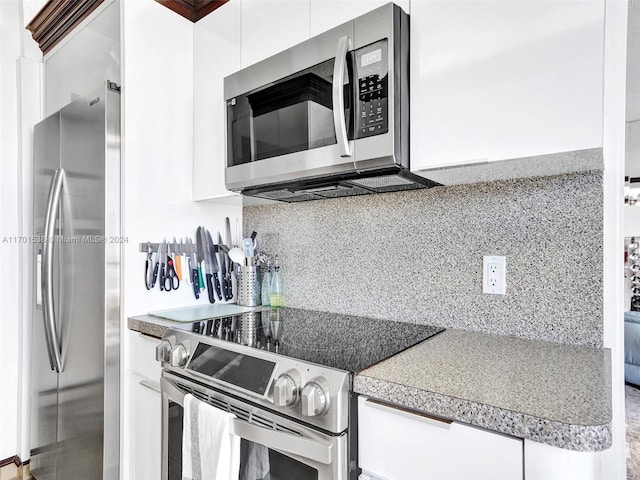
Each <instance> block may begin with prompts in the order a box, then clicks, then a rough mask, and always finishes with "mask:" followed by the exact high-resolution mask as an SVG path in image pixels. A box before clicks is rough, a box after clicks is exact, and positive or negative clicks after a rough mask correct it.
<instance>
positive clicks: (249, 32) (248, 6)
mask: <svg viewBox="0 0 640 480" xmlns="http://www.w3.org/2000/svg"><path fill="white" fill-rule="evenodd" d="M241 8H242V29H241V32H242V40H241V45H242V53H241V58H240V60H241V62H240V63H241V65H242V68H244V67H246V66H248V65H251V64H254V63H256V62H258V61H260V60H264V59H265V58H267V57H270V56H271V55H274V54H276V53H278V52H280V51H282V50H285V49H287V48H289V47H292V46H293V45H296V44H297V43H300V42H302V41H304V40H306V39H307V38H309V0H242V1H241Z"/></svg>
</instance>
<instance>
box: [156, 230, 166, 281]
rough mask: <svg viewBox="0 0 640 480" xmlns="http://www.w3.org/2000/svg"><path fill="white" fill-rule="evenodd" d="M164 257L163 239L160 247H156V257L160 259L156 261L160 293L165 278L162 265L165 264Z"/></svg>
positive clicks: (164, 245) (164, 244)
mask: <svg viewBox="0 0 640 480" xmlns="http://www.w3.org/2000/svg"><path fill="white" fill-rule="evenodd" d="M166 255H167V240H166V239H165V240H164V241H163V242H162V243H161V244H160V246H159V247H158V256H159V257H160V260H159V261H158V265H159V267H158V277H159V278H158V279H159V281H160V291H161V292H162V291H164V278H165V271H164V265H165V263H164V262H166Z"/></svg>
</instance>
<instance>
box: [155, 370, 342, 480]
mask: <svg viewBox="0 0 640 480" xmlns="http://www.w3.org/2000/svg"><path fill="white" fill-rule="evenodd" d="M161 386H162V480H181V479H182V420H183V403H184V396H185V395H186V394H188V393H190V394H192V395H194V396H195V397H196V398H198V399H199V400H201V401H205V402H207V403H209V404H210V405H213V406H215V407H216V408H220V409H222V410H226V411H230V412H233V413H234V414H235V415H236V417H237V418H236V420H235V421H234V427H233V428H234V433H235V434H236V435H238V436H239V437H240V438H241V455H240V477H239V480H290V479H296V480H343V479H344V480H346V479H347V478H348V475H349V470H348V461H347V455H348V453H347V434H346V433H342V434H340V435H336V436H332V435H327V434H325V433H322V432H319V431H317V430H314V429H312V428H309V427H308V426H305V425H301V424H299V423H297V422H294V421H291V420H288V419H286V418H284V417H281V416H279V415H275V414H273V413H271V412H269V411H267V410H264V409H262V408H258V407H255V406H253V405H250V404H247V403H245V402H243V401H241V400H239V399H237V398H233V397H230V396H227V395H225V394H223V393H220V392H218V391H216V390H213V389H211V388H208V387H206V386H203V385H202V384H200V383H196V382H193V381H190V380H187V379H185V378H182V377H179V376H176V375H173V374H171V373H169V372H166V371H165V372H163V373H162V379H161Z"/></svg>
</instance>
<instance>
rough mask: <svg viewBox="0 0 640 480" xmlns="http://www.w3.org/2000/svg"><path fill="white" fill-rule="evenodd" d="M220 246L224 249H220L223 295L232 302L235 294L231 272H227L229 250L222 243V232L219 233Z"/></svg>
mask: <svg viewBox="0 0 640 480" xmlns="http://www.w3.org/2000/svg"><path fill="white" fill-rule="evenodd" d="M218 245H220V246H221V247H222V248H219V252H220V275H221V276H222V294H223V295H224V299H225V300H231V299H232V298H233V293H231V289H232V285H231V272H229V271H228V270H227V259H228V253H227V252H228V249H227V248H226V246H224V244H223V243H222V235H221V234H220V232H218Z"/></svg>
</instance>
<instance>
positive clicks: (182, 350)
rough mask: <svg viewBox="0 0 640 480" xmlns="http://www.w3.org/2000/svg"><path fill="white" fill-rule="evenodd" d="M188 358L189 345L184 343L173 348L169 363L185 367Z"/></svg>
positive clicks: (173, 365)
mask: <svg viewBox="0 0 640 480" xmlns="http://www.w3.org/2000/svg"><path fill="white" fill-rule="evenodd" d="M188 358H189V352H187V347H185V346H184V345H183V344H179V345H176V346H175V347H173V348H172V349H171V355H170V357H169V363H170V364H171V366H172V367H184V366H185V365H186V364H187V359H188Z"/></svg>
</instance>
